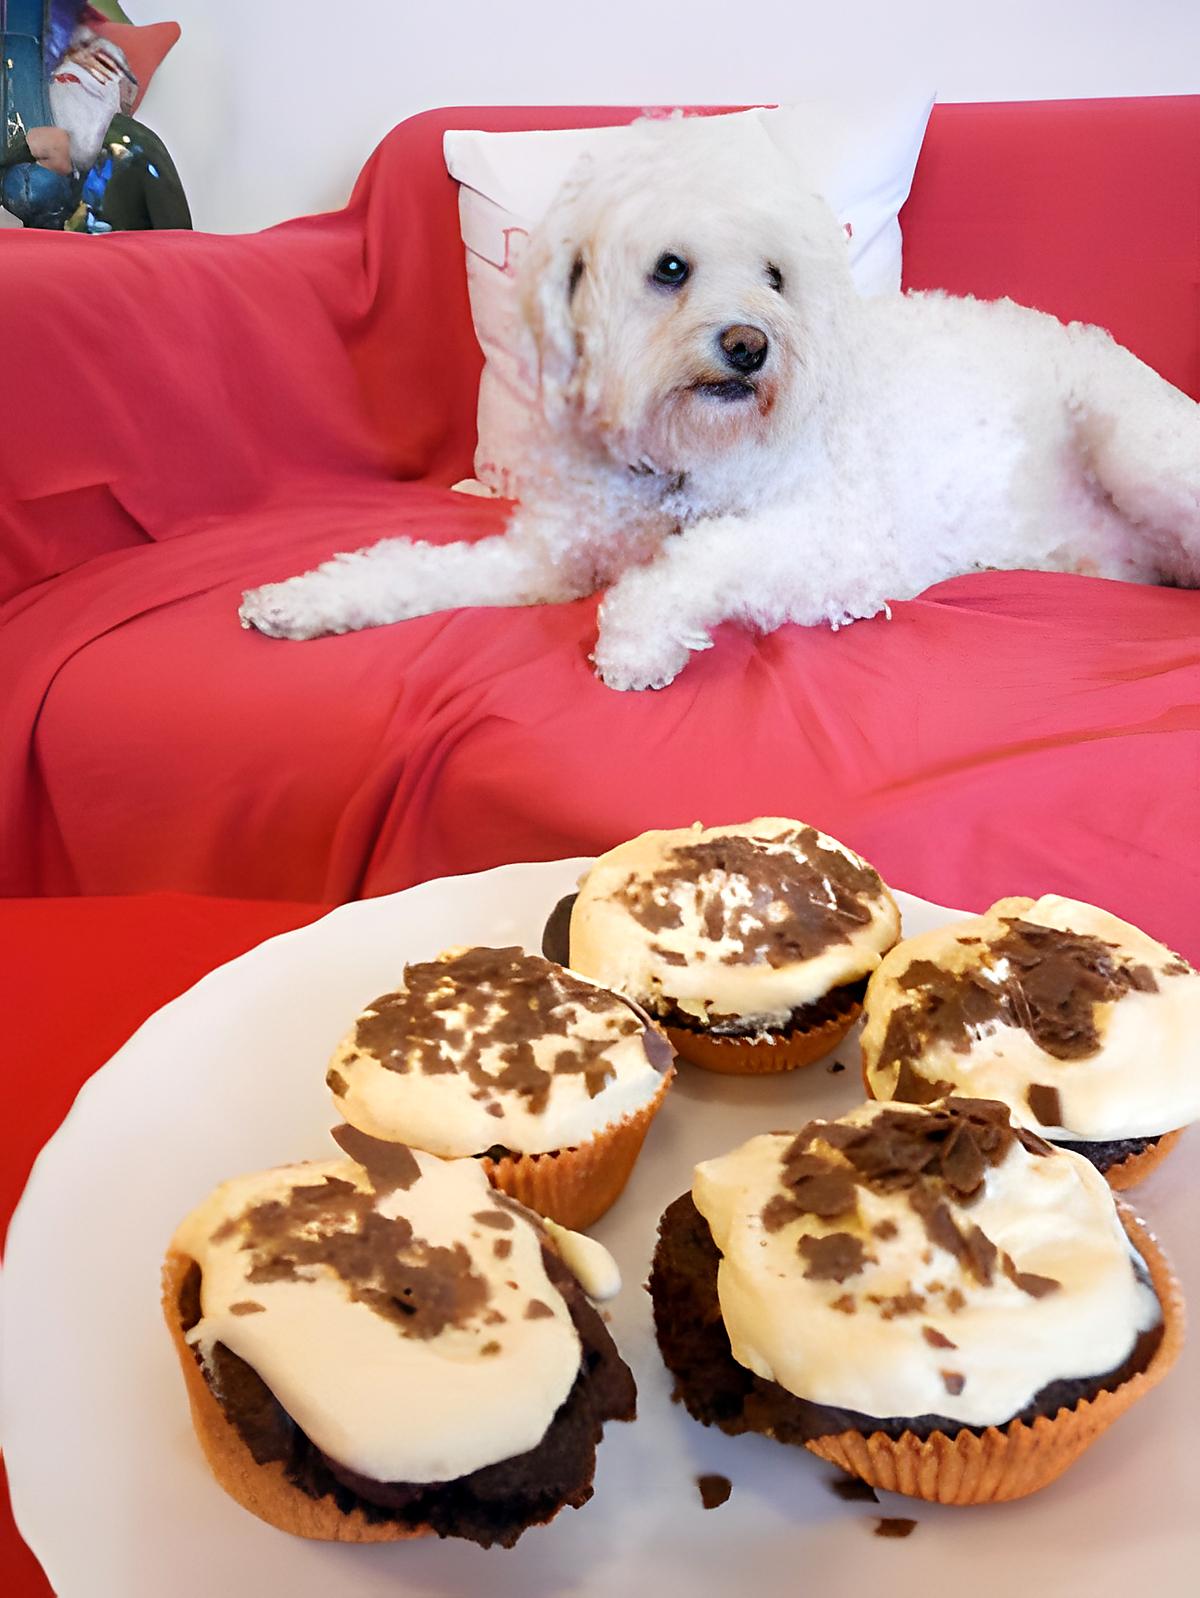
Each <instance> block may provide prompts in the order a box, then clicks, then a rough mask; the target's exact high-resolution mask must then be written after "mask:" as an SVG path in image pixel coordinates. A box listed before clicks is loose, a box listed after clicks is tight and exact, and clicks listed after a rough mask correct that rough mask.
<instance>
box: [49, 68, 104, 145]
mask: <svg viewBox="0 0 1200 1598" xmlns="http://www.w3.org/2000/svg"><path fill="white" fill-rule="evenodd" d="M120 109H121V83H120V79H119V78H113V79H112V80H110V81H109V82H107V83H99V82H97V80H96V79H95V78H93V77H92V75H91V73H90V72H89V71H88V70H87V68H86V67H82V66H80V65H78V64H77V63H76V62H74V61H71V60H70V59H68V60H65V61H64V62H63V63H62V65H61V66H60V67H59V68H58V69H57V71H56V72H55V73H54V74H53V75H52V76H51V79H50V114H51V116H52V117H53V118H54V123H55V126H56V127H60V128H63V129H64V130H65V131H66V133H67V135H68V136H69V138H70V140H71V165H72V166H73V167H74V168H75V170H76V171H77V172H86V171H88V170H89V168H90V167H91V166H92V163H93V162H94V161H95V159H96V157H97V156H98V155H99V154H100V147H101V145H102V144H103V143H104V135H105V134H106V133H107V132H108V125H109V123H110V122H111V121H112V119H113V117H114V116H116V114H117V112H118V111H119V110H120Z"/></svg>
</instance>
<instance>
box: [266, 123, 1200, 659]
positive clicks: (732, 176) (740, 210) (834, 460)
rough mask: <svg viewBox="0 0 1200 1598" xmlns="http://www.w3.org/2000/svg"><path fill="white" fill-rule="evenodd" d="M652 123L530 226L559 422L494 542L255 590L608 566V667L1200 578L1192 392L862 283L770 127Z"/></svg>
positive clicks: (350, 619) (1074, 342)
mask: <svg viewBox="0 0 1200 1598" xmlns="http://www.w3.org/2000/svg"><path fill="white" fill-rule="evenodd" d="M761 139H762V143H761V148H760V149H759V151H758V152H757V155H756V157H755V159H754V160H753V161H752V162H748V161H747V159H746V153H745V152H746V146H745V143H744V142H741V143H739V144H738V146H737V150H736V155H735V154H734V153H731V151H730V149H729V146H728V142H727V135H725V133H724V130H723V129H722V128H721V127H720V125H719V120H718V119H713V120H709V119H702V118H697V119H688V120H686V121H675V122H655V123H647V124H645V125H644V126H643V127H642V128H641V129H640V130H639V132H638V133H637V134H635V136H634V137H632V138H631V139H630V140H629V141H628V142H627V144H626V146H625V148H624V149H623V150H622V152H621V153H620V154H619V155H617V156H615V157H613V158H612V159H610V160H608V161H605V162H603V163H600V162H597V163H596V164H594V165H593V166H592V167H591V169H590V170H589V171H588V172H586V173H585V174H584V175H583V176H582V177H577V178H575V179H574V180H573V181H572V182H570V183H569V184H568V185H567V187H566V189H565V190H564V192H563V193H562V195H560V197H559V199H558V200H557V201H556V203H555V205H554V207H553V209H552V210H551V212H550V213H549V214H548V216H547V217H546V220H545V222H544V223H543V224H542V225H541V226H540V228H539V229H538V230H537V231H536V232H535V234H534V236H533V238H532V239H531V241H530V248H529V252H528V254H527V257H526V262H525V265H524V281H523V285H522V287H523V306H524V312H525V317H526V321H527V322H528V324H529V327H530V330H531V332H532V334H533V341H534V344H535V345H536V350H537V358H538V363H539V373H540V392H541V400H542V414H543V418H544V428H543V430H542V437H541V439H540V441H539V444H538V456H537V459H536V460H534V461H531V462H528V463H524V470H523V473H522V475H523V478H524V480H525V481H526V482H528V483H529V485H530V486H529V488H528V491H527V493H526V496H525V499H524V502H523V503H522V504H521V505H520V506H519V507H518V508H517V510H516V511H515V513H514V515H513V517H512V519H511V521H510V523H509V525H508V528H507V530H506V532H505V533H504V534H503V535H502V536H498V537H494V538H486V539H484V540H482V541H481V542H478V543H474V544H468V543H459V544H450V545H448V546H436V545H430V544H424V543H415V542H410V541H408V540H406V539H392V540H388V541H386V542H384V543H380V544H377V545H376V546H374V547H373V548H369V549H364V550H360V551H358V552H357V553H355V554H349V555H339V556H337V557H336V558H335V559H333V560H331V561H328V562H327V563H326V564H325V565H323V566H320V567H318V568H317V569H316V570H315V571H312V572H309V573H307V574H306V575H304V576H302V577H296V578H293V579H292V580H291V581H289V582H283V583H277V584H271V585H269V586H267V587H265V588H259V589H256V590H254V591H252V592H251V593H248V594H247V595H245V597H244V602H243V605H242V609H241V616H242V620H243V624H244V625H248V626H254V627H257V628H258V629H259V630H260V631H262V632H265V633H269V634H271V635H272V636H275V637H283V638H311V637H314V636H316V635H318V634H321V633H340V632H348V631H352V630H354V629H356V628H360V627H372V626H378V625H380V624H382V623H385V622H393V621H400V620H402V619H404V618H406V617H411V616H420V615H424V614H427V613H429V612H431V611H438V610H446V609H450V608H453V607H457V606H463V605H531V604H545V603H551V602H555V601H559V600H567V599H573V598H577V597H579V596H580V595H584V594H588V593H592V592H594V591H595V590H596V589H597V588H599V587H606V588H607V593H606V595H605V597H604V601H603V603H602V605H601V608H600V625H599V636H598V639H597V643H596V649H595V655H594V659H595V662H596V666H597V669H598V671H599V674H600V676H601V677H602V678H603V680H604V681H605V682H606V683H608V684H609V685H610V686H611V687H613V688H658V687H662V686H663V685H664V684H666V683H669V682H670V681H671V680H672V679H673V678H674V677H675V676H676V674H677V673H678V672H679V671H680V669H681V668H682V667H683V665H684V664H685V662H686V661H687V658H688V655H689V654H690V653H691V651H692V650H696V649H706V648H708V647H709V645H710V644H711V637H710V634H711V630H712V628H713V627H714V626H715V625H716V624H717V623H718V622H721V621H723V620H726V619H728V618H733V619H736V620H738V621H740V622H743V623H744V624H746V625H748V626H751V627H754V628H757V629H760V630H762V631H764V632H765V631H769V630H771V629H772V628H775V627H778V626H779V625H780V624H781V623H782V622H785V621H793V622H800V623H803V624H806V625H807V624H812V623H817V622H826V623H830V624H832V625H833V626H835V627H836V626H840V625H842V624H843V623H846V622H850V621H853V620H855V619H856V618H859V617H866V616H873V615H875V614H876V613H877V612H879V611H886V609H887V603H888V601H889V600H892V599H902V598H907V597H910V596H912V595H914V594H917V593H919V592H921V590H922V589H924V588H927V587H928V586H929V585H930V584H931V583H935V582H938V581H939V580H941V579H942V578H945V577H950V576H953V575H955V574H956V573H960V572H967V571H972V570H976V569H980V568H988V567H999V568H1012V567H1021V568H1026V569H1029V568H1033V569H1039V570H1052V571H1076V572H1089V573H1092V574H1095V575H1099V576H1104V577H1119V578H1125V579H1128V580H1133V581H1138V582H1158V581H1168V582H1172V583H1181V584H1195V583H1197V582H1198V581H1200V406H1197V405H1196V404H1194V403H1193V402H1192V401H1191V400H1190V399H1188V398H1187V396H1186V395H1184V394H1182V393H1181V392H1180V391H1179V390H1178V389H1175V388H1173V387H1172V386H1171V385H1170V384H1169V383H1167V382H1165V381H1164V380H1163V379H1162V378H1161V377H1159V376H1157V375H1156V374H1155V373H1154V372H1153V371H1151V370H1150V368H1149V367H1147V366H1145V365H1143V363H1142V362H1141V361H1139V360H1137V359H1136V357H1135V356H1133V355H1131V354H1130V353H1129V352H1128V351H1127V350H1124V349H1122V348H1121V347H1120V346H1119V345H1117V344H1115V343H1114V342H1113V340H1112V339H1111V338H1110V337H1109V336H1108V335H1107V334H1106V333H1104V332H1101V331H1100V330H1099V329H1097V328H1093V327H1086V326H1083V325H1082V324H1078V323H1076V324H1072V325H1071V326H1069V327H1064V326H1063V325H1062V324H1061V323H1060V322H1058V321H1056V320H1055V319H1054V318H1053V317H1050V316H1045V315H1043V314H1041V313H1039V312H1036V311H1031V310H1026V309H1023V308H1022V307H1020V306H1017V305H1014V304H1012V303H1011V302H1010V301H1007V300H1002V301H999V302H997V303H982V302H980V301H976V300H972V299H954V298H950V297H948V296H946V295H944V294H941V293H924V294H907V295H899V294H897V295H888V296H884V297H881V298H877V299H870V300H864V299H861V298H860V297H858V295H857V294H856V292H855V289H854V287H853V284H852V282H851V278H850V272H849V268H848V264H847V255H846V247H845V241H844V238H843V235H842V232H841V230H840V228H839V227H838V225H837V222H836V220H835V219H834V217H833V215H832V213H831V211H830V210H829V208H828V206H827V205H826V204H825V203H824V201H822V200H820V199H818V198H816V197H815V196H813V195H811V194H810V193H808V192H807V191H806V189H805V187H804V184H803V179H802V177H801V175H800V174H798V172H797V170H796V168H795V167H794V165H793V164H792V163H791V162H790V161H789V160H788V159H787V158H786V157H785V156H784V155H783V154H782V152H780V151H779V150H778V149H777V148H776V146H775V145H774V144H773V143H772V141H771V140H770V138H769V136H768V135H767V134H766V133H765V132H764V133H762V135H761Z"/></svg>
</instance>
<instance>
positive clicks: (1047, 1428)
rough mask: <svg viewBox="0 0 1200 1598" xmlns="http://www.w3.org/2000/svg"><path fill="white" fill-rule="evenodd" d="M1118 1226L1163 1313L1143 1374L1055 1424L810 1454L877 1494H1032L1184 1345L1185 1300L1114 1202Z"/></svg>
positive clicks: (1141, 1230)
mask: <svg viewBox="0 0 1200 1598" xmlns="http://www.w3.org/2000/svg"><path fill="white" fill-rule="evenodd" d="M1116 1202H1117V1210H1118V1213H1119V1214H1120V1217H1121V1223H1122V1225H1123V1226H1124V1228H1125V1230H1126V1232H1127V1233H1128V1235H1129V1238H1130V1240H1131V1242H1132V1243H1133V1245H1134V1247H1135V1248H1136V1249H1137V1250H1138V1252H1139V1253H1140V1255H1141V1256H1142V1258H1143V1260H1145V1262H1146V1265H1147V1267H1148V1269H1149V1271H1150V1279H1151V1281H1152V1282H1153V1284H1154V1290H1155V1292H1156V1293H1157V1294H1158V1299H1159V1303H1160V1304H1161V1305H1162V1312H1163V1337H1162V1342H1161V1343H1160V1344H1159V1346H1158V1348H1157V1349H1156V1350H1155V1353H1154V1356H1153V1358H1152V1359H1151V1361H1150V1363H1149V1365H1147V1367H1146V1369H1145V1370H1144V1371H1140V1372H1139V1373H1138V1374H1137V1375H1136V1376H1131V1377H1130V1378H1129V1380H1128V1381H1125V1382H1122V1383H1121V1385H1120V1386H1119V1387H1116V1388H1113V1389H1112V1390H1111V1391H1110V1390H1106V1391H1103V1392H1100V1393H1097V1395H1096V1396H1095V1398H1089V1399H1082V1400H1080V1402H1079V1403H1077V1404H1076V1405H1075V1406H1074V1407H1073V1408H1072V1409H1060V1410H1059V1411H1058V1414H1057V1415H1054V1416H1053V1417H1051V1416H1048V1415H1039V1416H1038V1417H1037V1419H1036V1420H1034V1421H1033V1422H1032V1423H1031V1424H1026V1423H1025V1422H1024V1421H1011V1422H1010V1423H1009V1424H1008V1425H1007V1426H1001V1427H996V1426H989V1427H988V1428H987V1430H986V1431H984V1432H983V1433H982V1434H981V1435H979V1436H977V1435H976V1434H975V1433H974V1432H971V1431H966V1430H964V1431H960V1432H958V1433H957V1434H956V1435H953V1436H952V1435H951V1434H950V1433H949V1432H934V1433H933V1434H932V1435H931V1436H930V1437H928V1438H927V1439H925V1440H924V1441H922V1440H921V1439H920V1438H918V1437H915V1436H914V1435H913V1434H912V1432H905V1433H904V1434H903V1435H902V1436H901V1437H899V1438H896V1439H893V1438H890V1437H887V1436H885V1435H884V1433H883V1432H874V1433H872V1434H871V1435H869V1436H868V1435H866V1434H864V1433H862V1432H856V1431H848V1432H840V1433H838V1434H837V1435H836V1436H832V1437H820V1438H815V1439H814V1440H813V1441H811V1442H808V1443H806V1444H805V1447H806V1448H809V1449H811V1451H812V1452H813V1453H814V1454H818V1455H819V1456H820V1457H821V1458H822V1459H827V1460H829V1461H830V1463H831V1464H834V1465H840V1466H841V1467H842V1469H843V1470H847V1471H849V1472H850V1473H851V1474H852V1475H854V1476H858V1477H859V1478H860V1479H861V1480H863V1481H865V1482H869V1483H870V1484H871V1486H872V1487H882V1488H884V1489H885V1490H886V1491H887V1492H893V1493H905V1494H907V1496H908V1497H910V1498H924V1499H928V1500H929V1501H930V1502H931V1503H938V1504H993V1503H1003V1502H1004V1501H1006V1500H1007V1499H1010V1498H1024V1497H1025V1496H1026V1494H1028V1493H1034V1492H1037V1490H1038V1489H1039V1488H1040V1487H1045V1486H1047V1485H1048V1484H1049V1483H1050V1482H1052V1481H1054V1480H1055V1479H1056V1477H1058V1476H1061V1475H1062V1473H1063V1471H1065V1470H1066V1469H1067V1467H1068V1466H1069V1465H1071V1464H1073V1463H1074V1462H1075V1460H1076V1459H1078V1458H1079V1456H1080V1455H1081V1454H1082V1453H1083V1452H1084V1450H1085V1449H1087V1448H1088V1447H1090V1445H1091V1444H1092V1443H1094V1442H1095V1440H1096V1438H1097V1437H1099V1435H1100V1433H1101V1432H1102V1431H1104V1430H1105V1428H1106V1427H1108V1426H1111V1425H1112V1423H1113V1421H1114V1420H1116V1418H1117V1417H1118V1415H1121V1414H1123V1413H1124V1411H1125V1410H1127V1409H1128V1408H1129V1406H1130V1405H1131V1404H1133V1403H1136V1401H1137V1400H1138V1399H1139V1398H1141V1397H1143V1396H1144V1394H1146V1393H1148V1392H1149V1391H1150V1389H1151V1388H1152V1387H1154V1386H1155V1385H1156V1384H1157V1383H1158V1382H1160V1381H1161V1380H1162V1379H1163V1377H1164V1376H1165V1375H1166V1374H1167V1372H1168V1371H1169V1370H1170V1368H1171V1366H1172V1365H1173V1364H1174V1363H1175V1360H1176V1359H1177V1358H1178V1356H1179V1351H1180V1349H1181V1348H1182V1346H1183V1338H1184V1324H1185V1316H1184V1307H1183V1296H1182V1294H1181V1292H1180V1289H1179V1283H1178V1282H1177V1280H1176V1279H1175V1276H1174V1274H1173V1272H1172V1270H1171V1266H1170V1264H1169V1262H1168V1260H1167V1258H1166V1256H1165V1255H1164V1254H1163V1252H1162V1250H1161V1249H1160V1248H1159V1246H1158V1242H1157V1240H1156V1238H1155V1237H1154V1234H1153V1233H1152V1232H1151V1231H1150V1230H1149V1228H1148V1227H1147V1226H1146V1225H1145V1223H1144V1222H1142V1221H1141V1220H1139V1219H1138V1217H1137V1216H1136V1215H1135V1214H1134V1213H1133V1211H1132V1210H1131V1209H1129V1208H1128V1206H1126V1205H1125V1204H1122V1203H1121V1202H1120V1200H1117V1201H1116Z"/></svg>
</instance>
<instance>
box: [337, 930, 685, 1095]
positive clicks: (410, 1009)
mask: <svg viewBox="0 0 1200 1598" xmlns="http://www.w3.org/2000/svg"><path fill="white" fill-rule="evenodd" d="M584 1013H586V1014H590V1015H594V1016H600V1017H602V1018H603V1019H604V1026H603V1035H602V1036H600V1037H584V1036H581V1035H580V1032H579V1027H578V1021H579V1017H580V1016H581V1015H582V1014H584ZM637 1032H642V1033H643V1035H645V1034H646V1027H645V1024H644V1022H643V1021H642V1020H641V1019H640V1017H639V1016H638V1015H637V1014H636V1013H635V1011H634V1010H633V1009H632V1008H631V1006H630V1005H629V1004H627V1003H626V1001H625V1000H624V999H622V998H620V997H619V996H618V995H617V994H614V993H608V992H606V991H604V990H603V989H601V988H596V987H594V986H593V985H592V984H591V983H588V982H583V981H581V980H580V979H579V978H578V977H576V976H575V975H574V974H573V973H572V972H570V971H566V970H563V969H562V967H560V966H556V965H553V964H551V962H550V961H548V960H543V959H541V958H540V957H539V956H537V955H529V954H525V953H524V952H523V950H521V949H518V948H515V947H514V948H505V949H483V948H479V949H467V950H465V951H464V952H463V953H461V954H458V955H455V956H454V957H453V958H452V959H448V960H429V961H424V962H422V963H420V964H416V965H410V966H408V967H406V968H405V972H404V987H403V989H401V990H399V991H397V992H394V993H385V994H384V995H383V996H382V997H381V998H378V999H375V1000H374V1001H373V1002H372V1003H371V1004H370V1005H368V1006H367V1009H366V1011H365V1012H364V1014H363V1015H362V1016H361V1017H360V1018H359V1020H358V1024H357V1026H356V1028H355V1034H354V1036H355V1044H356V1046H357V1047H358V1048H359V1049H360V1050H361V1051H362V1052H363V1053H364V1054H369V1055H370V1056H371V1057H372V1058H373V1059H375V1060H378V1061H379V1063H380V1064H381V1065H383V1066H385V1067H386V1068H387V1069H388V1070H389V1071H398V1072H401V1073H403V1072H408V1071H412V1070H418V1071H422V1072H424V1073H426V1074H427V1075H437V1074H440V1073H444V1072H449V1071H460V1072H462V1073H463V1074H464V1075H465V1076H467V1077H469V1078H470V1080H471V1081H472V1082H473V1083H474V1084H475V1086H476V1087H478V1088H479V1089H481V1090H483V1093H482V1095H481V1096H486V1095H487V1094H488V1093H491V1092H495V1091H500V1092H505V1091H507V1092H512V1093H518V1094H520V1095H521V1097H522V1098H524V1099H525V1101H526V1103H527V1105H528V1107H529V1109H530V1111H531V1112H532V1113H534V1114H539V1113H540V1112H541V1111H543V1110H544V1109H545V1107H546V1104H547V1102H548V1100H549V1097H550V1089H551V1086H552V1084H553V1081H554V1078H555V1077H556V1076H567V1075H573V1074H576V1073H578V1074H581V1075H582V1076H583V1078H584V1082H585V1084H586V1086H587V1090H588V1093H589V1094H590V1095H591V1096H592V1097H593V1098H594V1097H595V1096H596V1094H597V1093H599V1092H600V1091H601V1090H602V1089H603V1088H604V1087H605V1085H606V1084H607V1083H608V1082H609V1080H610V1079H611V1078H612V1077H613V1076H614V1075H615V1071H614V1068H613V1065H612V1063H611V1061H610V1060H609V1059H608V1057H607V1056H608V1052H609V1050H610V1049H611V1047H612V1045H613V1044H614V1043H616V1042H617V1041H618V1040H619V1039H620V1038H622V1037H627V1036H632V1035H633V1034H634V1033H637ZM546 1037H551V1038H553V1037H559V1038H561V1039H562V1040H563V1041H562V1047H561V1048H560V1049H558V1050H557V1052H556V1053H555V1055H554V1061H553V1065H552V1066H549V1067H547V1066H546V1065H544V1064H539V1062H538V1059H537V1057H536V1056H535V1053H534V1048H533V1045H534V1043H535V1042H536V1041H538V1040H540V1039H542V1038H546ZM655 1047H656V1045H655V1044H650V1043H647V1044H646V1053H647V1057H648V1058H649V1059H650V1060H651V1062H652V1063H654V1054H653V1053H652V1052H651V1051H652V1050H653V1049H654V1048H655ZM485 1051H495V1053H494V1056H493V1062H489V1063H494V1060H495V1059H497V1058H498V1060H499V1066H500V1068H499V1070H494V1069H485V1068H484V1064H483V1056H484V1053H485ZM667 1063H669V1059H668V1061H667Z"/></svg>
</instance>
